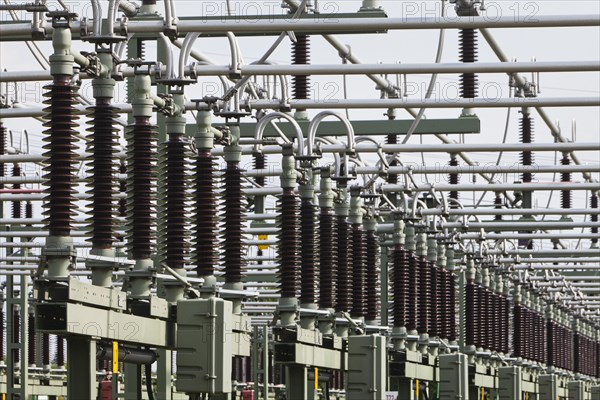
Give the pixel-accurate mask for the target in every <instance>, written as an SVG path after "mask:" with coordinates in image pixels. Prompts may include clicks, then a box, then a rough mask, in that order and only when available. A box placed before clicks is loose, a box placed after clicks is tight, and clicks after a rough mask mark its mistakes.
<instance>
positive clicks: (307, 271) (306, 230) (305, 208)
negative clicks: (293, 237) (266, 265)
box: [300, 198, 318, 304]
mask: <svg viewBox="0 0 600 400" xmlns="http://www.w3.org/2000/svg"><path fill="white" fill-rule="evenodd" d="M300 237H301V245H300V254H301V257H300V268H301V271H302V274H301V277H300V303H302V304H314V303H316V300H317V285H316V283H317V282H316V280H317V255H318V248H317V215H316V206H315V204H314V203H313V200H312V198H303V199H302V201H301V203H300Z"/></svg>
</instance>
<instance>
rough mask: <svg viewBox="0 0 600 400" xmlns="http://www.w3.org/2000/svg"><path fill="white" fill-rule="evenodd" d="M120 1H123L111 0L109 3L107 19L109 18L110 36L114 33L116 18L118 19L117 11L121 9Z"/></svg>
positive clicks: (108, 28)
mask: <svg viewBox="0 0 600 400" xmlns="http://www.w3.org/2000/svg"><path fill="white" fill-rule="evenodd" d="M120 2H121V0H111V1H110V2H109V4H108V15H107V19H108V24H107V30H108V32H107V35H108V36H112V35H114V26H115V19H117V12H118V11H119V3H120ZM98 7H100V4H98ZM100 19H102V10H100ZM94 23H96V20H95V19H94ZM99 25H101V24H99ZM99 34H100V26H99V27H98V35H99Z"/></svg>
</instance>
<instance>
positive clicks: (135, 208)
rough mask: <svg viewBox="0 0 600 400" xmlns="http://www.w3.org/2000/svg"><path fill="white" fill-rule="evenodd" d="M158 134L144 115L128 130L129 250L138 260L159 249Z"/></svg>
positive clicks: (146, 257) (148, 256)
mask: <svg viewBox="0 0 600 400" xmlns="http://www.w3.org/2000/svg"><path fill="white" fill-rule="evenodd" d="M157 136H158V133H157V131H156V127H155V126H153V125H151V124H150V119H149V118H144V117H137V118H136V120H135V123H134V124H133V125H131V126H130V127H129V128H128V132H127V167H126V168H127V174H128V178H127V197H128V200H127V216H128V220H129V224H128V226H127V249H128V251H129V253H130V254H131V257H132V259H134V260H143V259H148V258H150V257H151V255H152V253H153V252H154V250H155V248H156V233H155V226H156V201H157V196H156V181H157V174H158V172H157V162H158V155H157Z"/></svg>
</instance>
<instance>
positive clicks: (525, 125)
mask: <svg viewBox="0 0 600 400" xmlns="http://www.w3.org/2000/svg"><path fill="white" fill-rule="evenodd" d="M520 130H521V143H523V144H525V145H527V144H530V143H533V120H532V119H531V116H530V115H529V113H527V112H525V111H524V112H523V116H522V117H521V121H520ZM524 147H525V148H527V146H524ZM534 162H535V158H534V155H533V153H532V152H531V151H529V150H524V151H522V152H521V165H523V166H531V165H533V163H534ZM522 179H523V182H525V183H529V182H531V181H532V179H533V174H532V173H531V172H524V173H523V177H522Z"/></svg>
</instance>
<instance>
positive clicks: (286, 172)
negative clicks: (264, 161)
mask: <svg viewBox="0 0 600 400" xmlns="http://www.w3.org/2000/svg"><path fill="white" fill-rule="evenodd" d="M282 154H283V157H282V158H281V168H282V172H281V176H280V179H281V187H282V188H291V189H295V188H296V187H297V185H298V184H297V180H298V172H297V171H296V159H295V158H294V148H293V147H292V145H291V144H286V145H283V146H282Z"/></svg>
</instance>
